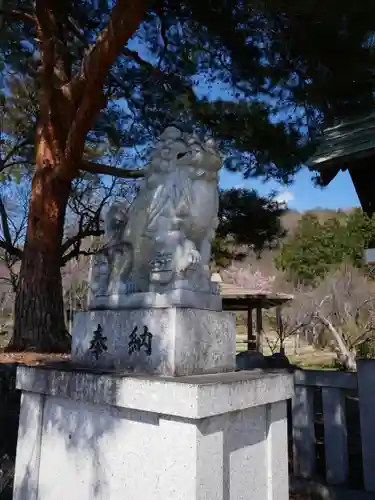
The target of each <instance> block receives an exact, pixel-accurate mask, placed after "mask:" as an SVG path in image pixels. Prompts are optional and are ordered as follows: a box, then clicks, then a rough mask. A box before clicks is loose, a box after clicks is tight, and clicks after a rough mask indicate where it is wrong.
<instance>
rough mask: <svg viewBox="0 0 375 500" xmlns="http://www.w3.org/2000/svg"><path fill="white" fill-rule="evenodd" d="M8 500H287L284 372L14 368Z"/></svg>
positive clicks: (287, 381)
mask: <svg viewBox="0 0 375 500" xmlns="http://www.w3.org/2000/svg"><path fill="white" fill-rule="evenodd" d="M17 387H18V388H19V389H21V391H22V404H21V414H20V427H19V436H18V447H17V460H16V472H15V483H14V497H13V498H14V500H66V499H67V498H69V500H94V499H95V500H118V499H120V498H124V499H126V500H146V499H147V500H288V498H289V492H288V452H287V418H286V400H287V399H288V398H290V397H291V395H292V391H293V381H292V377H291V375H289V374H286V373H276V372H275V373H264V372H261V371H254V372H235V373H223V374H216V375H202V376H189V377H179V378H162V377H158V376H153V377H145V376H116V375H98V374H93V373H82V372H72V371H66V372H64V371H51V370H46V369H40V368H25V367H19V368H18V374H17Z"/></svg>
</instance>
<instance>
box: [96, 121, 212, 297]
mask: <svg viewBox="0 0 375 500" xmlns="http://www.w3.org/2000/svg"><path fill="white" fill-rule="evenodd" d="M220 168H221V160H220V156H219V154H218V152H217V151H216V149H215V144H214V141H213V140H212V139H208V140H207V141H205V142H204V143H202V142H200V141H199V140H198V138H197V137H195V136H191V135H188V134H186V133H184V132H182V131H181V130H179V129H178V128H176V127H168V128H167V129H166V130H165V131H164V132H163V134H162V135H161V137H160V141H158V143H157V144H156V146H155V148H154V150H153V151H152V153H151V162H150V166H149V167H148V169H147V171H146V174H145V178H144V180H143V183H142V185H141V187H140V190H139V193H138V195H137V196H136V198H135V199H134V201H133V202H132V203H127V202H125V201H124V202H122V203H116V204H114V205H112V206H111V207H110V209H109V211H108V214H107V217H106V224H105V234H106V240H107V242H106V246H105V249H104V251H103V252H102V253H101V254H99V255H97V256H96V258H95V259H94V263H93V266H92V270H91V290H92V293H93V294H94V295H112V294H129V293H139V292H149V291H151V292H152V291H154V292H160V293H162V292H163V291H166V290H169V289H171V288H176V287H177V288H178V287H181V288H187V289H190V290H199V291H204V292H211V291H212V290H213V288H212V286H213V285H212V283H211V280H210V274H209V271H208V265H209V261H210V254H211V241H212V239H213V237H214V235H215V230H216V228H217V225H218V218H217V216H218V208H219V207H218V203H219V193H218V174H219V170H220Z"/></svg>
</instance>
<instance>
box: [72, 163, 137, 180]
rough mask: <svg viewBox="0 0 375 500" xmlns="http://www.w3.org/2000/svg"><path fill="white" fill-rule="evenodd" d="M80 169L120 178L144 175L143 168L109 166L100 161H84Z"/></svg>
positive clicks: (133, 177) (135, 177)
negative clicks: (131, 168) (132, 168)
mask: <svg viewBox="0 0 375 500" xmlns="http://www.w3.org/2000/svg"><path fill="white" fill-rule="evenodd" d="M80 170H84V171H85V172H89V173H90V174H103V175H112V176H113V177H119V178H121V179H139V178H141V177H143V176H144V172H143V170H126V169H124V168H117V167H111V166H110V165H104V164H100V163H91V162H84V163H83V164H82V166H81V167H80Z"/></svg>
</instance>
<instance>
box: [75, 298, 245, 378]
mask: <svg viewBox="0 0 375 500" xmlns="http://www.w3.org/2000/svg"><path fill="white" fill-rule="evenodd" d="M98 330H99V332H98ZM95 332H96V333H95ZM94 333H95V334H94ZM235 356H236V324H235V316H234V314H232V313H227V312H218V311H207V310H202V309H191V308H177V307H169V308H155V307H153V308H146V307H145V308H140V309H125V310H107V311H89V312H80V313H77V314H76V315H75V319H74V325H73V332H72V359H73V361H75V362H79V363H82V364H84V365H86V366H95V367H99V368H105V369H116V370H119V369H121V370H127V371H130V372H141V373H150V374H151V373H154V374H159V375H167V376H177V375H190V374H199V373H213V372H226V371H234V370H235V367H236V360H235Z"/></svg>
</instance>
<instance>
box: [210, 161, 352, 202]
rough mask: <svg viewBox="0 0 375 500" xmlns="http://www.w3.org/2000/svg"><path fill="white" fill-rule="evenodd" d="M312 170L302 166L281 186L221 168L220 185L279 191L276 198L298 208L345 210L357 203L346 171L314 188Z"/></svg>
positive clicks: (226, 187)
mask: <svg viewBox="0 0 375 500" xmlns="http://www.w3.org/2000/svg"><path fill="white" fill-rule="evenodd" d="M312 175H313V174H312V172H310V171H309V169H308V168H303V169H302V170H301V171H300V172H299V173H298V174H297V175H296V178H295V181H294V183H293V184H291V185H289V186H285V185H282V184H278V183H277V182H275V181H270V182H266V183H265V182H262V181H261V180H258V179H248V180H246V179H245V180H244V179H243V177H242V176H241V175H240V174H233V173H231V172H228V171H223V172H222V173H221V178H220V186H221V187H222V188H224V189H228V188H231V187H244V188H248V189H256V190H257V191H258V192H259V194H261V195H266V194H269V193H270V192H271V191H277V192H278V193H279V199H280V200H285V201H287V202H288V207H289V208H291V209H295V210H298V211H301V212H302V211H305V210H311V209H314V208H328V209H339V208H341V209H345V208H350V207H357V206H360V203H359V200H358V197H357V194H356V192H355V190H354V187H353V184H352V181H351V179H350V176H349V174H348V173H347V172H340V173H339V174H338V175H337V176H336V178H335V179H334V180H333V181H332V182H331V184H330V185H329V186H328V187H326V188H323V189H322V188H318V187H315V186H314V184H313V182H312V180H311V179H312Z"/></svg>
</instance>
